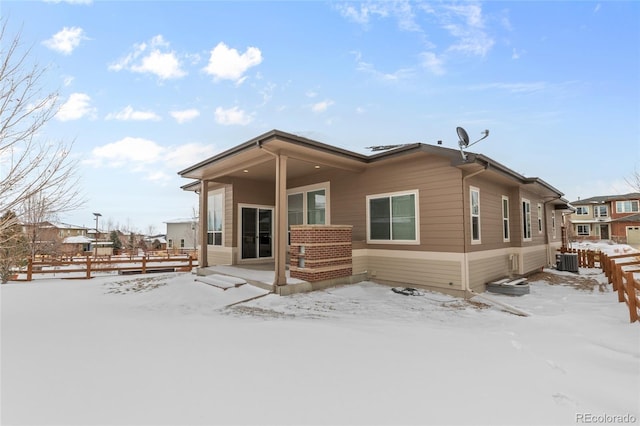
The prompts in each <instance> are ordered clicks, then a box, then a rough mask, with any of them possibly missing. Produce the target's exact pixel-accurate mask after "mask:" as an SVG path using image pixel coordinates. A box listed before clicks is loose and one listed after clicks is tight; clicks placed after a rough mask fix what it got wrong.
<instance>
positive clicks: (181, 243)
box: [180, 238, 184, 248]
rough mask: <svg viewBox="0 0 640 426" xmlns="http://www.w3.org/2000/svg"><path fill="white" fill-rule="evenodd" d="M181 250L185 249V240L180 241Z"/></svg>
mask: <svg viewBox="0 0 640 426" xmlns="http://www.w3.org/2000/svg"><path fill="white" fill-rule="evenodd" d="M180 248H184V238H181V239H180Z"/></svg>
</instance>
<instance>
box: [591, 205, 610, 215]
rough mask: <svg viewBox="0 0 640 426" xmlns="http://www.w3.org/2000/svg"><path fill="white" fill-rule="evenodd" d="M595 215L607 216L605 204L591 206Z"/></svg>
mask: <svg viewBox="0 0 640 426" xmlns="http://www.w3.org/2000/svg"><path fill="white" fill-rule="evenodd" d="M593 210H594V213H595V215H596V217H607V216H609V212H608V209H607V206H595V207H594V208H593Z"/></svg>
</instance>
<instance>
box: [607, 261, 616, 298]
mask: <svg viewBox="0 0 640 426" xmlns="http://www.w3.org/2000/svg"><path fill="white" fill-rule="evenodd" d="M615 272H616V260H615V259H609V273H608V274H607V280H608V281H609V282H610V283H611V284H613V289H614V290H617V287H616V283H615V282H614V280H613V275H614V274H615Z"/></svg>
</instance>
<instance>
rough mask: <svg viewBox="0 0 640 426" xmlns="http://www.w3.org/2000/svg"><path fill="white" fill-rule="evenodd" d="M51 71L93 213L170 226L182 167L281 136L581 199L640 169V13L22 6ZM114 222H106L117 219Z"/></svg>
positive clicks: (564, 8)
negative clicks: (437, 153) (467, 159)
mask: <svg viewBox="0 0 640 426" xmlns="http://www.w3.org/2000/svg"><path fill="white" fill-rule="evenodd" d="M0 8H1V9H0V11H1V13H2V16H3V18H5V19H8V22H9V34H8V35H7V36H13V35H14V34H16V33H17V32H18V31H21V40H22V42H23V44H24V45H25V46H26V47H29V46H30V47H32V52H31V58H33V59H34V60H35V61H37V62H38V63H39V64H40V65H42V66H48V67H49V69H48V71H47V74H46V79H45V80H44V87H43V89H44V90H46V91H58V92H59V94H60V98H59V106H60V111H59V112H58V114H57V115H56V117H55V119H53V120H52V121H51V122H49V124H48V125H47V127H46V129H45V131H44V132H43V135H42V136H43V137H46V138H50V139H54V140H58V139H63V140H66V141H69V142H71V141H74V145H73V155H74V157H75V158H77V159H78V160H79V162H80V163H79V164H80V169H79V171H78V174H79V176H80V178H81V180H82V185H83V188H82V190H83V192H84V194H85V195H86V198H87V203H86V205H85V206H84V207H83V208H82V209H80V210H78V211H75V212H70V213H67V214H64V215H63V216H62V217H61V218H60V219H61V220H62V221H64V222H68V223H72V224H76V225H85V226H92V225H94V224H95V222H94V216H93V214H92V213H93V212H100V213H101V214H102V215H103V218H102V220H103V221H110V222H111V223H113V224H114V225H120V227H122V228H129V229H131V230H137V231H142V232H148V231H149V228H150V227H152V228H153V229H154V230H155V231H156V232H164V229H165V225H164V223H163V222H164V221H167V220H171V219H175V218H179V217H189V216H191V215H192V214H193V212H194V209H195V208H196V207H197V199H196V196H195V195H194V194H193V193H185V192H183V191H182V190H181V189H180V186H181V185H183V184H185V183H188V181H187V180H184V179H182V178H180V177H179V176H178V175H177V172H178V171H179V170H182V169H184V168H185V167H187V166H189V165H191V164H193V163H195V162H197V161H201V160H203V159H205V158H207V157H209V156H211V155H214V154H216V153H218V152H221V151H223V150H225V149H228V148H231V147H233V146H235V145H238V144H240V143H242V142H245V141H246V140H248V139H251V138H253V137H254V136H257V135H259V134H261V133H264V132H266V131H269V130H271V129H279V130H283V131H286V132H291V133H296V134H300V135H302V136H305V137H309V138H312V139H316V140H318V141H320V142H324V143H328V144H331V145H335V146H339V147H342V148H346V149H350V150H353V151H356V152H362V153H367V152H368V151H367V150H366V149H365V147H367V146H371V145H387V144H398V143H412V142H424V143H433V144H435V143H436V142H437V141H438V140H442V141H443V145H444V146H449V147H455V148H457V135H456V127H457V126H462V127H464V128H465V129H466V130H467V132H468V133H469V135H470V137H471V139H473V140H475V139H477V138H480V137H481V132H482V131H483V130H485V129H489V130H490V136H489V137H488V138H487V139H486V140H484V141H483V142H481V143H479V144H478V145H476V146H474V147H473V151H476V152H480V153H482V154H485V155H487V156H489V157H491V158H493V159H494V160H496V161H499V162H501V163H503V164H505V165H506V166H508V167H510V168H511V169H513V170H515V171H516V172H519V173H521V174H524V175H526V176H530V177H540V178H542V179H544V180H545V181H547V182H548V183H550V184H551V185H553V186H555V187H556V188H558V189H560V190H561V191H562V192H564V193H565V195H566V198H567V199H569V200H570V201H571V200H575V199H577V198H578V197H580V198H587V197H591V196H595V195H605V194H613V193H624V192H629V191H631V188H629V187H628V185H627V184H626V182H625V179H628V178H630V176H631V175H632V174H633V173H634V171H635V170H640V164H639V163H640V30H639V29H638V22H640V2H635V1H601V2H590V1H567V2H556V1H538V2H533V1H532V2H523V1H513V2H511V1H491V2H470V1H465V2H430V1H429V2H419V1H394V2H391V1H389V2H387V1H384V2H383V1H373V2H354V1H349V2H338V1H335V2H322V1H284V2H270V1H262V2H248V1H236V2H223V1H194V2H189V1H136V2H133V1H93V2H92V1H90V0H85V1H80V0H75V1H11V0H3V1H2V3H0ZM101 223H102V222H101Z"/></svg>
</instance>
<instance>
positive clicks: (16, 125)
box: [0, 19, 84, 231]
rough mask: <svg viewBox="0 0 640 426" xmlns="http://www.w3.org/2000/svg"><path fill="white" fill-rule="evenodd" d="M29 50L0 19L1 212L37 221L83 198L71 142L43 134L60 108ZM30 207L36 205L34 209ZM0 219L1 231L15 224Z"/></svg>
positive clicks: (42, 70)
mask: <svg viewBox="0 0 640 426" xmlns="http://www.w3.org/2000/svg"><path fill="white" fill-rule="evenodd" d="M30 52H31V51H30V49H27V50H25V51H23V50H22V46H21V43H20V34H19V33H18V34H17V35H16V36H14V37H12V36H9V35H8V31H7V20H6V19H5V20H3V21H0V215H3V214H5V213H7V212H9V211H15V212H16V213H17V215H13V216H12V218H13V219H12V220H18V218H19V217H23V216H25V215H26V216H29V215H28V214H27V213H31V214H32V216H33V215H35V216H38V218H39V219H40V221H42V220H46V219H49V218H50V217H52V216H54V215H55V214H58V213H61V212H65V211H69V210H73V209H75V208H77V207H79V206H80V205H82V204H83V203H84V200H83V197H81V196H80V190H79V185H78V183H79V181H78V178H77V177H76V170H77V164H78V163H77V161H74V160H73V159H72V157H71V156H70V152H71V151H70V150H71V144H65V143H64V142H62V141H58V142H52V141H47V140H44V139H43V138H42V137H41V136H42V133H43V130H44V126H45V125H46V124H47V123H48V122H49V121H50V120H51V119H52V118H53V117H54V116H55V114H56V113H57V111H58V107H57V105H56V102H57V99H58V94H57V93H47V94H43V93H42V86H41V82H42V79H43V77H44V75H45V72H46V68H41V67H39V66H38V65H30V64H29V55H30ZM31 208H37V211H36V212H33V211H31V212H30V209H31ZM12 220H8V221H2V222H0V231H2V230H3V229H4V228H6V227H11V226H13V225H14V224H13V223H12Z"/></svg>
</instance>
